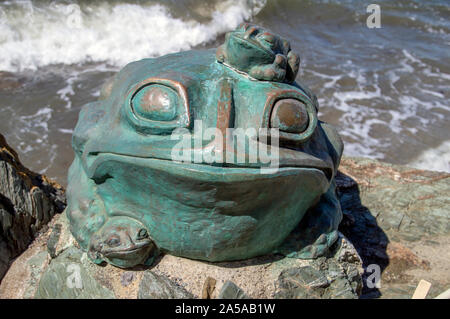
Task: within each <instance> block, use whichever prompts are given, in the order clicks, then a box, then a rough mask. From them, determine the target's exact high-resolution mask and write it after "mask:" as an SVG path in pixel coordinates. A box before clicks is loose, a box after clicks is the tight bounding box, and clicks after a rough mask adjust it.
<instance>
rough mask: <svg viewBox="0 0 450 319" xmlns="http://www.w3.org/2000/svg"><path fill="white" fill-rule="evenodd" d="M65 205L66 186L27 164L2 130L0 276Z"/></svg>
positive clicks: (0, 151) (0, 143) (0, 139)
mask: <svg viewBox="0 0 450 319" xmlns="http://www.w3.org/2000/svg"><path fill="white" fill-rule="evenodd" d="M64 207H65V197H64V189H63V188H62V187H61V186H60V185H58V184H56V183H54V182H52V181H50V180H48V179H47V178H46V177H45V176H43V175H39V174H36V173H33V172H31V171H30V170H28V169H27V168H25V167H24V166H23V165H22V164H21V162H20V160H19V157H18V155H17V153H16V152H15V151H14V150H13V149H12V148H11V147H10V146H9V145H8V144H7V143H6V140H5V138H4V137H3V135H1V134H0V280H1V279H2V278H3V276H4V274H5V272H6V271H7V269H8V266H9V264H10V262H11V260H12V259H14V258H15V257H17V256H18V255H19V254H20V253H21V252H23V251H24V250H25V249H26V248H27V246H28V245H29V244H30V243H31V241H32V240H33V239H34V238H35V236H36V235H37V232H38V231H39V230H40V229H41V228H42V227H43V226H44V225H46V224H47V223H48V222H49V221H50V220H51V218H52V217H53V215H55V214H56V213H60V212H62V211H63V209H64Z"/></svg>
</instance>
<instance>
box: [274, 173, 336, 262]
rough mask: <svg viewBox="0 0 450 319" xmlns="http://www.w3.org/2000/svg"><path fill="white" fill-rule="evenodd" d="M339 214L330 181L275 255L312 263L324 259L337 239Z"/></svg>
mask: <svg viewBox="0 0 450 319" xmlns="http://www.w3.org/2000/svg"><path fill="white" fill-rule="evenodd" d="M341 220H342V211H341V205H340V203H339V200H338V198H337V196H336V183H335V181H334V179H333V180H332V182H331V184H330V187H329V189H328V191H327V192H326V193H325V194H323V195H322V196H321V198H320V201H319V202H318V203H317V204H316V205H315V206H314V207H312V208H310V209H309V210H308V212H307V213H306V214H305V216H304V217H303V219H302V221H301V222H300V224H299V226H298V227H297V228H296V229H295V230H294V231H293V232H292V233H291V235H290V236H289V237H288V238H287V239H286V241H285V242H284V243H283V245H282V246H281V247H280V248H279V249H278V252H280V253H282V254H284V255H286V256H288V257H293V258H301V259H313V258H317V257H320V256H324V255H325V254H326V253H327V252H328V250H329V248H330V247H331V246H332V245H333V244H334V242H335V241H336V239H337V238H338V226H339V223H340V222H341Z"/></svg>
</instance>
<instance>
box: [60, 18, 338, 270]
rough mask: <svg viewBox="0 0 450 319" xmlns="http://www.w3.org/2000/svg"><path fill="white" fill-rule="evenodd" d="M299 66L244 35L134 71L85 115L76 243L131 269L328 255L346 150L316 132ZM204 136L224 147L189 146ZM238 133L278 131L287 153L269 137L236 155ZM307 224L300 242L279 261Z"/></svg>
mask: <svg viewBox="0 0 450 319" xmlns="http://www.w3.org/2000/svg"><path fill="white" fill-rule="evenodd" d="M240 59H241V60H240ZM298 63H299V59H298V56H297V55H296V54H294V53H293V52H292V51H291V50H290V46H289V42H287V41H286V40H283V39H281V38H280V37H278V36H276V35H273V34H271V33H269V32H267V31H265V30H263V29H261V28H258V27H254V26H250V25H247V24H244V25H242V26H240V27H239V28H238V29H236V30H235V31H233V32H231V33H229V34H228V35H227V37H226V42H225V44H224V45H223V46H221V47H220V48H219V49H218V50H217V52H215V51H214V50H203V51H187V52H181V53H176V54H170V55H166V56H162V57H159V58H155V59H144V60H141V61H137V62H133V63H130V64H128V65H127V66H126V67H124V68H123V69H122V70H121V71H120V72H119V73H118V74H117V75H116V76H115V77H114V79H113V80H112V81H111V82H110V83H107V84H106V85H105V87H104V89H103V91H102V95H101V97H100V99H99V100H98V101H96V102H93V103H89V104H87V105H85V106H84V107H83V109H82V111H81V112H80V115H79V120H78V123H77V126H76V128H75V131H74V134H73V140H72V145H73V148H74V151H75V160H74V162H73V164H72V166H71V168H70V170H69V177H68V181H69V183H68V189H67V198H68V207H67V210H66V212H67V216H68V218H69V221H70V225H71V232H72V234H73V235H74V237H75V238H76V240H77V241H78V243H79V244H80V246H81V248H82V249H83V250H86V251H88V256H89V257H90V258H91V260H93V261H94V262H96V263H100V262H102V261H107V262H109V263H111V264H113V265H116V266H119V267H123V268H125V267H132V266H134V265H136V264H142V263H147V264H149V263H151V262H152V260H153V259H154V257H155V256H156V255H157V254H158V253H159V252H167V253H170V254H174V255H178V256H183V257H188V258H193V259H201V260H208V261H225V260H238V259H246V258H251V257H254V256H258V255H262V254H266V253H271V252H274V251H277V250H278V251H280V252H282V253H286V254H291V255H295V257H299V258H315V257H317V256H320V255H323V254H324V253H325V252H326V251H327V249H328V248H329V247H330V245H331V244H333V243H334V241H335V240H336V238H337V227H338V224H339V222H340V221H341V218H342V213H341V210H340V206H339V202H338V201H337V200H336V194H335V183H334V176H335V173H336V171H337V167H338V165H339V161H340V157H341V154H342V149H343V145H342V142H341V140H340V138H339V136H338V134H337V133H336V131H335V129H334V128H333V127H331V126H330V125H328V124H326V123H323V122H321V121H319V120H318V119H317V110H318V104H317V99H316V97H315V96H314V95H313V94H312V93H311V92H310V91H309V90H308V89H307V88H306V87H305V86H303V85H302V84H300V83H298V82H293V79H295V75H296V73H297V71H298ZM200 120H201V123H200V122H199V121H200ZM200 124H201V126H202V127H203V130H206V129H207V128H215V132H218V133H221V134H222V135H220V134H216V133H215V134H209V136H205V135H203V136H202V137H199V135H198V134H192V135H186V134H187V133H189V132H191V133H192V132H194V133H195V132H198V131H199V125H200ZM230 128H234V129H237V128H240V129H243V130H249V131H251V130H252V129H254V130H256V131H257V130H258V129H260V128H267V129H268V128H278V129H279V142H278V143H275V139H274V138H272V139H266V137H267V136H264V133H261V132H260V133H258V134H257V135H255V136H246V137H245V139H244V140H240V141H239V139H237V141H234V142H233V143H230V144H229V145H233V146H236V147H232V148H230V147H227V142H228V141H230V140H231V141H232V140H233V135H232V134H231V131H229V130H227V129H230ZM173 132H181V133H179V134H178V135H177V136H174V135H172V133H173ZM182 134H185V135H182ZM186 136H188V138H187V139H186V138H185V139H181V137H186ZM186 141H187V142H188V143H187V144H186ZM234 143H235V144H234ZM252 143H253V144H252ZM250 145H256V146H257V149H258V151H259V150H261V149H264V150H267V152H268V154H271V155H273V154H276V155H277V156H276V158H275V157H271V160H275V159H276V161H277V167H279V168H278V169H275V170H271V171H264V172H263V171H262V170H261V168H264V167H272V166H271V165H272V164H273V161H269V162H268V161H267V158H263V157H261V156H260V154H261V153H257V154H258V156H257V157H256V159H255V158H254V157H253V156H252V154H253V153H252V148H251V146H250ZM183 152H184V153H183ZM174 154H175V155H177V154H178V155H179V154H184V155H185V156H184V157H183V158H184V161H183V162H180V161H173V160H172V159H173V158H174ZM186 154H187V155H186ZM211 157H212V158H215V159H216V161H215V162H211V161H209V160H207V159H208V158H211ZM220 157H222V162H220V161H218V160H217V159H220ZM225 158H226V159H228V158H229V159H233V160H232V161H229V160H226V161H225ZM239 158H240V159H244V160H243V161H242V160H241V161H238V160H237V159H239ZM199 159H200V160H199ZM272 168H273V167H272ZM305 215H307V217H305ZM304 217H305V218H304ZM302 220H305V221H306V226H307V227H303V228H302V232H303V233H302V234H301V235H300V236H296V237H295V238H296V242H295V243H294V244H293V243H292V242H289V243H287V244H284V245H282V246H281V248H280V245H281V244H282V243H283V242H284V240H285V239H286V237H287V236H288V235H289V234H290V233H291V231H292V230H293V229H294V228H295V227H296V226H297V225H298V224H299V223H300V222H301V221H302Z"/></svg>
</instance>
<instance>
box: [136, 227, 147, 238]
mask: <svg viewBox="0 0 450 319" xmlns="http://www.w3.org/2000/svg"><path fill="white" fill-rule="evenodd" d="M147 237H148V231H147V229H145V228H141V229H140V230H139V232H138V234H137V236H136V239H137V240H141V239H145V238H147Z"/></svg>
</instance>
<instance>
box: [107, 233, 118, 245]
mask: <svg viewBox="0 0 450 319" xmlns="http://www.w3.org/2000/svg"><path fill="white" fill-rule="evenodd" d="M106 244H107V245H108V246H109V247H117V246H119V245H120V238H119V236H115V235H113V236H111V237H109V238H108V240H107V241H106Z"/></svg>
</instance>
